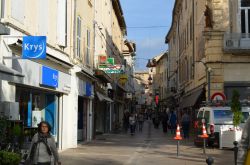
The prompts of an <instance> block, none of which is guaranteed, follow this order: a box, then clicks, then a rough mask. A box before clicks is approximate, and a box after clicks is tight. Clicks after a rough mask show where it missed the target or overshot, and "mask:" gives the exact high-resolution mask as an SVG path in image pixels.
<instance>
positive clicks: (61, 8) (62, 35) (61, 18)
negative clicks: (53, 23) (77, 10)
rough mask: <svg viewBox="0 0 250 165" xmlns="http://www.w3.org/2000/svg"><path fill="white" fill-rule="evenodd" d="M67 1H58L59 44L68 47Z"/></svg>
mask: <svg viewBox="0 0 250 165" xmlns="http://www.w3.org/2000/svg"><path fill="white" fill-rule="evenodd" d="M66 14H67V13H66V0H58V1H57V43H58V45H60V46H66V26H67V25H66Z"/></svg>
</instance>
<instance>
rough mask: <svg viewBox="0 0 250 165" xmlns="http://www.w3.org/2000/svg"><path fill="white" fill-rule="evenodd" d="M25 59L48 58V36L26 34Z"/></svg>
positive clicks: (23, 52)
mask: <svg viewBox="0 0 250 165" xmlns="http://www.w3.org/2000/svg"><path fill="white" fill-rule="evenodd" d="M22 45H23V46H22V58H23V59H46V36H24V37H23V44H22Z"/></svg>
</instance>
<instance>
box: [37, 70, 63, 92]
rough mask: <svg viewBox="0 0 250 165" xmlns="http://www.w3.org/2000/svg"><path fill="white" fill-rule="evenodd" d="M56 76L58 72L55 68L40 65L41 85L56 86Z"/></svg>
mask: <svg viewBox="0 0 250 165" xmlns="http://www.w3.org/2000/svg"><path fill="white" fill-rule="evenodd" d="M58 76H59V74H58V71H57V70H55V69H51V68H49V67H46V66H42V82H41V84H42V85H45V86H49V87H54V88H57V87H58V79H59V77H58Z"/></svg>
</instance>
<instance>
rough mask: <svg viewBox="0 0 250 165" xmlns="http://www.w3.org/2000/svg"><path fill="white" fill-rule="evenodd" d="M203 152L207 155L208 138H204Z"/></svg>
mask: <svg viewBox="0 0 250 165" xmlns="http://www.w3.org/2000/svg"><path fill="white" fill-rule="evenodd" d="M203 154H204V155H206V139H205V138H204V139H203Z"/></svg>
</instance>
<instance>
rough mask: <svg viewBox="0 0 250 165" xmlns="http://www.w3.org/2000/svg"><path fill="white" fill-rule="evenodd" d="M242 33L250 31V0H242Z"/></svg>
mask: <svg viewBox="0 0 250 165" xmlns="http://www.w3.org/2000/svg"><path fill="white" fill-rule="evenodd" d="M240 10H241V33H250V1H248V0H241V9H240Z"/></svg>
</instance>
